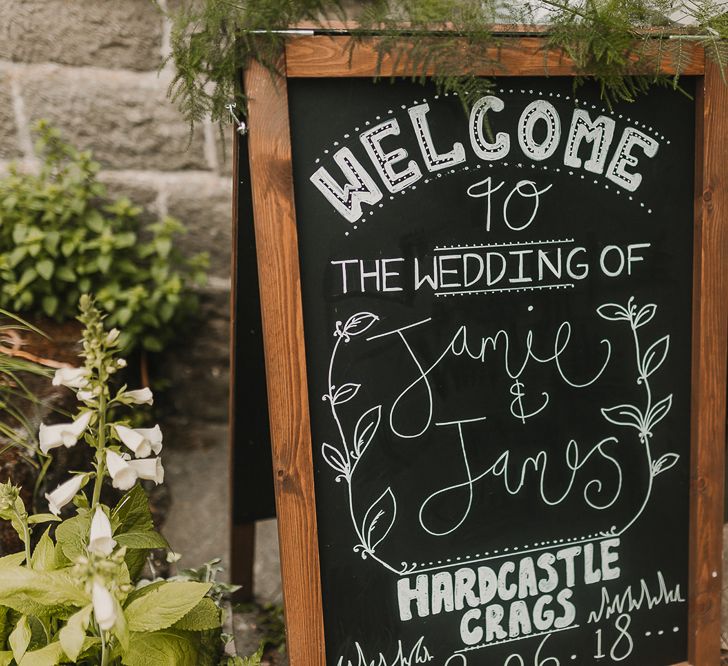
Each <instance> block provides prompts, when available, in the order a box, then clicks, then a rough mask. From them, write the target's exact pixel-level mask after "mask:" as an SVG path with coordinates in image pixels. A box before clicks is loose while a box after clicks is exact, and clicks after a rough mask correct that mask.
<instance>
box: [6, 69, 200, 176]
mask: <svg viewBox="0 0 728 666" xmlns="http://www.w3.org/2000/svg"><path fill="white" fill-rule="evenodd" d="M20 80H21V88H22V94H23V98H24V102H25V108H26V109H27V111H28V113H29V115H30V116H31V120H32V121H33V122H35V121H37V120H39V119H41V118H46V119H48V120H49V121H50V122H51V123H52V124H53V125H55V126H56V127H59V128H60V129H61V130H62V132H63V135H64V137H65V138H66V139H67V140H69V141H71V142H72V143H73V144H74V145H75V146H77V147H78V148H82V149H92V150H93V152H94V156H95V158H96V159H97V160H98V161H99V162H101V164H102V165H104V166H106V167H110V168H115V169H141V170H145V171H148V170H160V171H174V170H178V169H205V168H207V163H206V161H205V157H204V150H203V137H202V133H201V132H198V133H196V134H195V135H194V136H193V137H192V141H191V143H190V137H189V130H188V127H187V124H186V123H185V122H184V120H183V119H182V117H181V116H180V115H179V113H178V112H177V111H176V109H174V108H173V107H172V106H171V104H170V103H169V102H168V101H167V100H166V98H165V82H164V81H163V80H160V79H159V78H157V76H156V74H135V73H133V72H122V71H111V70H97V69H93V68H89V69H73V70H72V69H67V68H61V67H58V66H54V65H47V66H38V67H32V68H29V69H28V70H26V71H23V73H22V75H21V79H20Z"/></svg>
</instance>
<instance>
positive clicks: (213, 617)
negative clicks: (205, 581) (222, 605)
mask: <svg viewBox="0 0 728 666" xmlns="http://www.w3.org/2000/svg"><path fill="white" fill-rule="evenodd" d="M221 624H222V622H221V611H220V609H219V608H218V607H217V605H216V604H215V602H214V601H213V600H212V599H210V598H209V597H205V598H204V599H201V600H200V603H198V604H197V606H195V607H194V608H193V609H192V610H191V611H190V612H189V613H187V615H185V616H184V617H183V618H182V619H181V620H178V621H177V622H175V624H174V629H184V630H187V631H205V630H208V629H218V628H219V627H220V626H221Z"/></svg>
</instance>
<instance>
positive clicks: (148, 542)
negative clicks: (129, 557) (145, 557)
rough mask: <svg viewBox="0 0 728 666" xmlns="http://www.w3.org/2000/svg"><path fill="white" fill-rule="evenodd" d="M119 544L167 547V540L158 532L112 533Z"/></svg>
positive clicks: (137, 546)
mask: <svg viewBox="0 0 728 666" xmlns="http://www.w3.org/2000/svg"><path fill="white" fill-rule="evenodd" d="M114 538H115V539H116V542H117V543H118V544H119V545H120V546H126V547H127V548H132V549H138V548H147V549H150V548H169V544H168V543H167V540H166V539H165V538H164V537H163V536H162V535H161V534H159V532H154V531H149V532H124V533H123V534H116V535H114Z"/></svg>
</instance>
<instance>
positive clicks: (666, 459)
mask: <svg viewBox="0 0 728 666" xmlns="http://www.w3.org/2000/svg"><path fill="white" fill-rule="evenodd" d="M678 460H680V456H679V455H678V454H677V453H666V454H665V455H664V456H662V457H661V458H660V459H659V460H656V461H655V462H654V463H653V464H652V476H657V475H658V474H662V472H666V471H667V470H668V469H670V468H671V467H674V466H675V465H676V464H677V461H678Z"/></svg>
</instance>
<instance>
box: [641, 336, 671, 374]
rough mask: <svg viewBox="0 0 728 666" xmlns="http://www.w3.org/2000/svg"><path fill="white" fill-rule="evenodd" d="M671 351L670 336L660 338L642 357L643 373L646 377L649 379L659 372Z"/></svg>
mask: <svg viewBox="0 0 728 666" xmlns="http://www.w3.org/2000/svg"><path fill="white" fill-rule="evenodd" d="M669 349H670V336H669V335H666V336H665V337H663V338H660V339H659V340H658V341H657V342H655V344H653V345H652V346H651V347H650V348H649V349H648V350H647V351H646V352H645V354H644V356H643V357H642V373H643V375H644V376H645V377H649V376H650V375H651V374H652V373H653V372H655V370H657V369H658V368H659V367H660V366H661V365H662V363H663V362H664V360H665V358H666V357H667V352H668V350H669Z"/></svg>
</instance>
